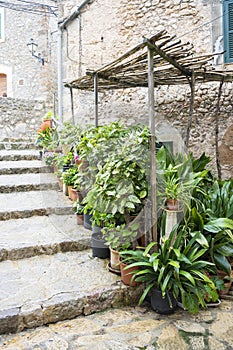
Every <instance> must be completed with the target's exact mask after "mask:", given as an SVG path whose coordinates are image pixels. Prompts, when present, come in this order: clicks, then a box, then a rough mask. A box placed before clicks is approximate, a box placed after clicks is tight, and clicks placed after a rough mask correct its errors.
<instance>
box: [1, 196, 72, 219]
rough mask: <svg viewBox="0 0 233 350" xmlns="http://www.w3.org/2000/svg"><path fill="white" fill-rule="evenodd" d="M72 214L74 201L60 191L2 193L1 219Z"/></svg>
mask: <svg viewBox="0 0 233 350" xmlns="http://www.w3.org/2000/svg"><path fill="white" fill-rule="evenodd" d="M54 213H55V214H57V215H65V214H67V215H69V214H72V202H71V201H70V200H69V199H68V198H67V197H66V196H64V194H63V193H62V192H59V191H53V190H50V191H29V192H14V193H0V220H9V219H23V218H28V217H31V216H34V215H38V216H43V215H49V214H54Z"/></svg>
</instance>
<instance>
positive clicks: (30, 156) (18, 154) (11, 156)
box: [0, 150, 39, 161]
mask: <svg viewBox="0 0 233 350" xmlns="http://www.w3.org/2000/svg"><path fill="white" fill-rule="evenodd" d="M6 160H8V161H13V160H15V161H19V160H39V151H38V150H1V151H0V161H6Z"/></svg>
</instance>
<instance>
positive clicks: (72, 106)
mask: <svg viewBox="0 0 233 350" xmlns="http://www.w3.org/2000/svg"><path fill="white" fill-rule="evenodd" d="M70 99H71V114H72V123H73V125H74V124H75V121H74V98H73V89H72V87H71V88H70Z"/></svg>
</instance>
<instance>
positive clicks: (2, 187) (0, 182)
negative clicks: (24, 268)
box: [0, 173, 59, 193]
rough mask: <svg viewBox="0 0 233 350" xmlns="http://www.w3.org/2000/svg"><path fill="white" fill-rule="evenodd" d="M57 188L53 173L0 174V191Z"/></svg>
mask: <svg viewBox="0 0 233 350" xmlns="http://www.w3.org/2000/svg"><path fill="white" fill-rule="evenodd" d="M58 189H59V185H58V181H57V178H56V176H55V175H54V174H48V173H47V174H43V173H42V174H17V175H0V192H1V193H10V192H23V191H39V190H41V191H43V190H58Z"/></svg>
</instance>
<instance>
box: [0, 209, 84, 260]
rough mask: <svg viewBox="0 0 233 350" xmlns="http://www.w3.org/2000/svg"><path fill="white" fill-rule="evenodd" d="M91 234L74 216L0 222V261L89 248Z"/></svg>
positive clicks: (52, 216)
mask: <svg viewBox="0 0 233 350" xmlns="http://www.w3.org/2000/svg"><path fill="white" fill-rule="evenodd" d="M90 236H91V231H90V230H86V229H85V228H84V227H83V226H79V227H78V226H77V224H76V222H75V220H74V215H54V214H53V215H49V216H39V217H38V216H36V217H35V216H32V217H30V218H26V219H17V220H7V221H2V222H1V235H0V261H4V260H19V259H25V258H30V257H33V256H38V255H42V254H47V255H51V254H56V253H59V252H68V251H80V250H84V249H87V248H90Z"/></svg>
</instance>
